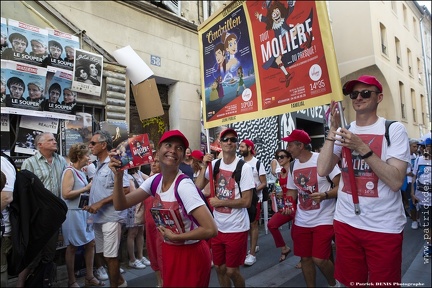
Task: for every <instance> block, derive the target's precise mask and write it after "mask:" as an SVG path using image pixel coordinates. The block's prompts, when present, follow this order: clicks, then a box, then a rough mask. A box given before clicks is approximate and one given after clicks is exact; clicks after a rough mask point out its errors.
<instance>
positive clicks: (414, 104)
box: [411, 89, 417, 123]
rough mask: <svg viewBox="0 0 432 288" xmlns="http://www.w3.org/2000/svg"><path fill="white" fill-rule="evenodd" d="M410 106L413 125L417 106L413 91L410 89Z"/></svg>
mask: <svg viewBox="0 0 432 288" xmlns="http://www.w3.org/2000/svg"><path fill="white" fill-rule="evenodd" d="M411 105H412V114H413V121H414V123H417V114H416V113H417V105H416V99H415V91H414V89H411Z"/></svg>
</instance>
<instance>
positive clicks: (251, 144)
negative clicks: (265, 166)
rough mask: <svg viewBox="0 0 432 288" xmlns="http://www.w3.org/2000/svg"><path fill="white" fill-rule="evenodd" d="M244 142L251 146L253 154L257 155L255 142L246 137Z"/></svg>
mask: <svg viewBox="0 0 432 288" xmlns="http://www.w3.org/2000/svg"><path fill="white" fill-rule="evenodd" d="M242 142H243V143H245V144H246V145H247V146H249V147H251V153H252V155H255V144H254V143H253V142H252V141H251V140H249V139H244V140H243V141H242Z"/></svg>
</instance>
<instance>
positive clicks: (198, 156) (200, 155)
mask: <svg viewBox="0 0 432 288" xmlns="http://www.w3.org/2000/svg"><path fill="white" fill-rule="evenodd" d="M191 157H192V158H194V159H196V160H198V161H202V160H203V158H204V153H203V152H202V151H200V150H194V151H192V153H191Z"/></svg>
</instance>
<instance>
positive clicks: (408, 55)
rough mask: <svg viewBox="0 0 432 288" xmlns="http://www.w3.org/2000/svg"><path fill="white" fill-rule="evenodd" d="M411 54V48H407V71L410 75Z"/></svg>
mask: <svg viewBox="0 0 432 288" xmlns="http://www.w3.org/2000/svg"><path fill="white" fill-rule="evenodd" d="M411 57H412V55H411V50H410V49H409V48H407V59H408V73H409V74H410V75H411V76H412V74H413V67H412V58H411Z"/></svg>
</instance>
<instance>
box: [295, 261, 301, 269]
mask: <svg viewBox="0 0 432 288" xmlns="http://www.w3.org/2000/svg"><path fill="white" fill-rule="evenodd" d="M294 267H295V268H296V269H301V261H299V262H298V263H297V264H296V265H295V266H294Z"/></svg>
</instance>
